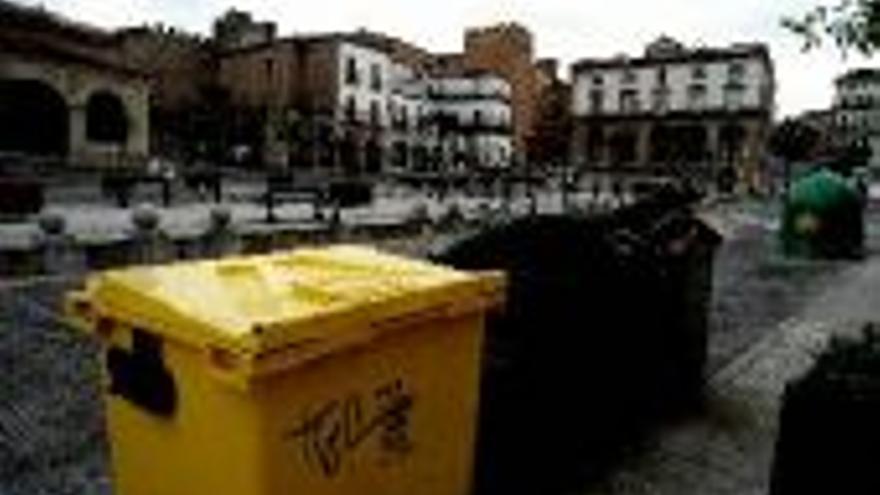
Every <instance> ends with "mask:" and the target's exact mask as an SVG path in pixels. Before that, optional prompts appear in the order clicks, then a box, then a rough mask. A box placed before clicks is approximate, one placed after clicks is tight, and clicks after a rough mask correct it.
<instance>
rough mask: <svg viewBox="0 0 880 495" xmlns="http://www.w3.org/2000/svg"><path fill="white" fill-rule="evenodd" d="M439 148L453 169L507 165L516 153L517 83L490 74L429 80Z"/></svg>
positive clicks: (433, 121) (446, 162)
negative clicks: (514, 111)
mask: <svg viewBox="0 0 880 495" xmlns="http://www.w3.org/2000/svg"><path fill="white" fill-rule="evenodd" d="M428 94H429V98H430V101H431V107H430V120H431V122H432V123H433V126H434V127H435V140H436V141H435V146H437V147H439V148H440V149H441V150H442V153H443V156H444V158H445V160H444V161H445V165H446V166H450V165H451V166H452V167H453V168H465V167H470V168H492V169H498V168H507V167H509V166H510V161H511V158H512V155H513V134H512V125H511V119H512V115H511V113H512V111H511V107H510V98H511V87H510V84H509V83H508V82H507V81H506V80H504V79H503V78H501V77H499V76H496V75H494V74H491V73H488V72H473V73H469V74H463V75H454V76H436V77H434V78H433V79H431V81H430V83H429V84H428Z"/></svg>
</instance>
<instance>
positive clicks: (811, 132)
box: [769, 119, 820, 161]
mask: <svg viewBox="0 0 880 495" xmlns="http://www.w3.org/2000/svg"><path fill="white" fill-rule="evenodd" d="M819 137H820V136H819V132H818V131H816V130H815V129H813V128H812V127H810V126H807V125H804V124H802V123H800V122H798V121H797V120H793V119H786V120H784V121H783V122H782V123H780V124H779V125H778V126H776V128H775V129H774V130H773V133H772V134H771V135H770V142H769V147H770V151H771V152H772V153H773V154H775V155H776V156H779V157H782V158H784V159H786V160H788V161H797V160H803V159H805V158H807V157H808V156H809V154H810V151H811V150H812V149H813V147H814V146H815V145H816V143H817V141H818V140H819Z"/></svg>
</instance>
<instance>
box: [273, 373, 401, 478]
mask: <svg viewBox="0 0 880 495" xmlns="http://www.w3.org/2000/svg"><path fill="white" fill-rule="evenodd" d="M413 404H414V401H413V396H412V394H410V392H409V391H408V390H407V388H406V386H405V385H404V383H403V380H399V379H398V380H395V381H393V382H390V383H388V384H384V385H382V386H380V387H377V388H376V389H375V390H373V391H372V394H369V393H362V392H354V393H351V394H348V395H347V396H345V397H344V398H341V399H334V400H331V401H329V402H327V403H325V404H323V405H321V406H320V407H318V408H316V409H314V410H312V412H310V413H309V414H307V415H306V417H305V419H304V420H303V422H302V423H301V424H300V425H299V426H298V427H297V428H295V429H293V430H292V431H290V432H289V433H288V436H289V437H290V438H292V439H295V440H296V441H298V442H299V445H300V448H301V450H302V455H303V458H304V460H305V461H306V463H307V464H309V465H310V466H312V467H314V468H315V469H317V470H319V471H320V473H321V474H322V475H323V476H325V477H327V478H334V477H336V476H337V475H338V474H339V472H340V470H341V468H342V465H343V463H344V462H345V459H346V457H347V456H349V455H351V454H353V453H354V452H355V451H356V450H358V448H359V447H361V446H362V445H364V444H365V443H366V442H367V440H369V439H371V438H374V437H376V438H377V439H378V442H379V443H378V445H379V448H380V449H381V451H382V452H385V453H388V454H392V455H397V456H403V455H406V454H408V453H409V452H410V451H411V450H412V441H411V438H410V419H411V413H412V409H413ZM307 410H310V409H307Z"/></svg>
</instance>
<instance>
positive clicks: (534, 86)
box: [463, 23, 541, 161]
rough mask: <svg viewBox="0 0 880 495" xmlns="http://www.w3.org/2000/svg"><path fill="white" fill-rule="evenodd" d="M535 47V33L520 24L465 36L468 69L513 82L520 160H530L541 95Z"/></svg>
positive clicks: (465, 62)
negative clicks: (528, 155) (527, 157)
mask: <svg viewBox="0 0 880 495" xmlns="http://www.w3.org/2000/svg"><path fill="white" fill-rule="evenodd" d="M533 45H534V41H533V38H532V33H531V32H530V31H529V30H528V29H526V28H525V27H524V26H522V25H520V24H517V23H502V24H497V25H493V26H487V27H480V28H472V29H468V30H466V31H465V37H464V54H463V55H464V65H465V67H466V68H467V69H470V70H485V71H491V72H494V73H496V74H498V75H500V76H502V77H504V78H505V79H506V80H507V81H508V82H509V83H510V86H511V90H512V93H511V107H512V110H513V131H514V147H515V149H516V150H517V155H518V161H523V160H525V158H526V155H527V152H528V144H529V141H530V139H531V137H532V135H533V133H534V128H535V120H536V114H537V110H538V105H539V103H538V101H539V98H540V94H541V86H540V77H541V70H540V68H539V67H536V65H535V56H534V46H533Z"/></svg>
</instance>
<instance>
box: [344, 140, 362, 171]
mask: <svg viewBox="0 0 880 495" xmlns="http://www.w3.org/2000/svg"><path fill="white" fill-rule="evenodd" d="M339 159H340V161H341V162H342V169H343V170H344V171H345V173H346V174H356V173H357V172H358V171H359V170H360V168H361V167H360V160H359V159H358V145H357V142H356V141H355V138H354V136H352V135H351V134H349V133H346V134H345V136H344V137H343V138H342V141H341V142H340V143H339Z"/></svg>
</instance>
